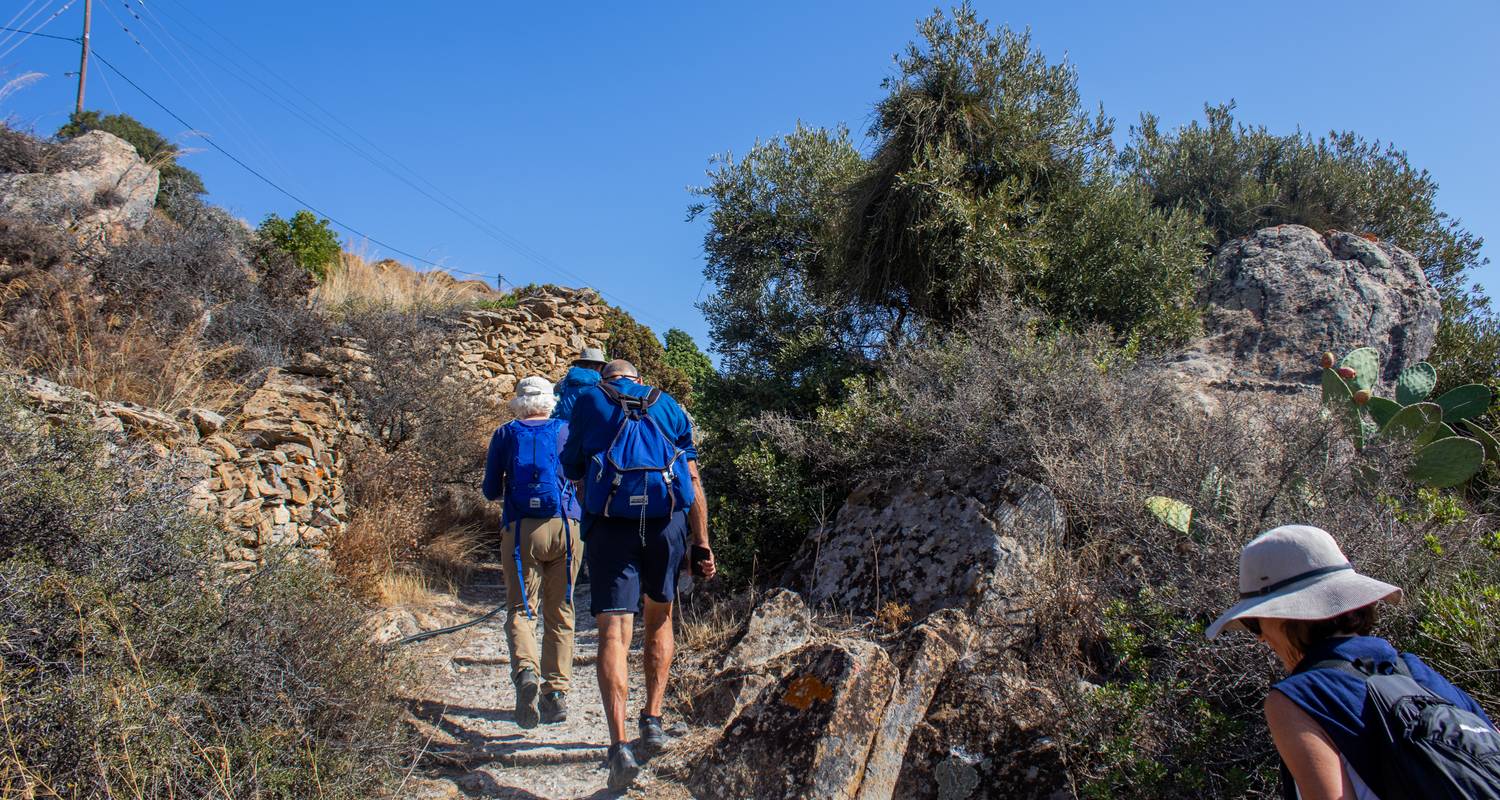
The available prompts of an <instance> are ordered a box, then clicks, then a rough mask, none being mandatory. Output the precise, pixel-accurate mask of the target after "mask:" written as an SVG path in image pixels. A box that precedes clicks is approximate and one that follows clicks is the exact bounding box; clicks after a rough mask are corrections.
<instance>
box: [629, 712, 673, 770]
mask: <svg viewBox="0 0 1500 800" xmlns="http://www.w3.org/2000/svg"><path fill="white" fill-rule="evenodd" d="M666 746H667V732H666V731H665V730H664V729H663V728H662V726H661V717H653V716H649V715H647V714H645V713H644V712H643V713H642V714H641V738H640V741H638V742H637V743H636V748H637V749H639V750H640V751H641V758H643V759H646V760H650V759H651V758H652V757H654V756H655V755H656V754H657V753H660V752H661V749H662V748H663V747H666Z"/></svg>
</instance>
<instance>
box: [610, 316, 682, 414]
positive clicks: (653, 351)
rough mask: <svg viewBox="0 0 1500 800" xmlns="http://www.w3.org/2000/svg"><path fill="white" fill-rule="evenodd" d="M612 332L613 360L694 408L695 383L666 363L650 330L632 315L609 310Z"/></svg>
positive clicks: (665, 357) (664, 355)
mask: <svg viewBox="0 0 1500 800" xmlns="http://www.w3.org/2000/svg"><path fill="white" fill-rule="evenodd" d="M605 323H606V325H607V326H608V328H607V330H608V331H609V356H610V358H623V359H626V360H628V361H630V362H631V363H632V364H635V367H636V369H637V370H640V373H641V380H642V381H644V382H646V383H648V384H650V385H652V386H655V387H657V388H659V389H661V390H662V391H664V392H666V393H667V394H669V395H671V396H672V397H673V398H674V399H676V400H677V401H678V402H679V403H682V404H683V405H684V406H686V407H688V408H691V407H692V402H693V382H692V380H691V379H689V378H688V376H687V375H686V374H685V373H684V372H683V371H682V370H680V369H678V368H677V367H675V366H673V365H672V364H671V363H670V362H668V360H667V350H666V348H665V347H663V346H662V343H661V340H660V339H658V338H656V334H655V333H652V332H651V329H650V328H648V327H646V326H645V325H642V324H641V323H639V322H636V321H635V318H634V317H632V316H630V314H628V313H626V312H624V311H622V310H620V309H618V308H610V309H609V314H608V315H607V316H606V317H605Z"/></svg>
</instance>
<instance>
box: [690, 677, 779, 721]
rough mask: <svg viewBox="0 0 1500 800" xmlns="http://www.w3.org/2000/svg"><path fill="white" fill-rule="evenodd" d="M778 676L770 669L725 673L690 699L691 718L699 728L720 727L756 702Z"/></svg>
mask: <svg viewBox="0 0 1500 800" xmlns="http://www.w3.org/2000/svg"><path fill="white" fill-rule="evenodd" d="M779 678H780V675H779V674H772V670H770V669H760V670H754V669H727V670H722V671H720V672H719V673H718V674H716V675H714V676H713V677H711V678H709V679H708V685H707V687H706V688H703V689H700V690H699V691H698V693H697V694H695V695H693V701H692V704H691V715H692V719H693V721H694V722H697V723H699V724H700V725H723V724H724V722H725V721H726V720H730V719H733V718H734V717H737V716H739V713H740V712H741V711H743V710H745V707H746V706H748V705H750V704H751V703H753V702H755V701H756V700H757V699H759V697H760V695H761V692H763V691H765V689H766V687H767V686H770V685H771V684H772V683H775V682H776V681H777V680H778V679H779Z"/></svg>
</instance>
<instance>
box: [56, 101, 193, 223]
mask: <svg viewBox="0 0 1500 800" xmlns="http://www.w3.org/2000/svg"><path fill="white" fill-rule="evenodd" d="M89 131H104V132H105V133H112V134H114V135H115V136H118V137H120V138H121V139H124V140H125V141H127V142H129V143H130V145H131V146H132V147H134V148H135V152H136V153H137V154H138V155H140V157H141V158H142V159H143V160H145V161H146V162H147V163H149V164H151V165H152V166H154V167H156V168H157V170H158V171H159V172H160V173H161V184H160V187H159V188H158V189H157V194H156V204H157V205H158V206H167V205H169V204H170V203H171V202H172V201H173V200H176V199H179V198H194V197H197V196H198V195H201V194H203V193H205V192H207V191H208V189H207V188H206V187H205V186H204V185H203V178H202V176H200V175H199V174H198V173H196V172H194V171H192V170H190V169H188V168H187V167H184V166H182V165H181V164H179V163H177V158H178V157H179V156H180V155H182V149H181V148H179V147H178V146H177V145H175V144H173V143H172V142H170V141H168V140H167V138H166V137H165V136H162V135H161V134H160V133H157V132H156V131H154V130H152V129H151V128H148V127H146V126H145V125H143V124H141V122H140V121H139V120H137V119H135V118H134V117H132V116H130V115H129V114H110V115H108V116H103V115H101V114H100V113H99V112H98V111H82V112H74V114H73V115H72V116H71V117H69V118H68V123H67V124H66V125H64V126H62V127H61V128H59V129H58V130H57V136H58V138H60V139H71V138H73V137H75V136H82V135H83V134H85V133H88V132H89Z"/></svg>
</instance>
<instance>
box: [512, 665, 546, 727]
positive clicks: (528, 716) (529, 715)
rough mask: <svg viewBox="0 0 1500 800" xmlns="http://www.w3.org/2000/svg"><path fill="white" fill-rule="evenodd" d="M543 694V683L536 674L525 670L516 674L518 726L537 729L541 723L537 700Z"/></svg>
mask: <svg viewBox="0 0 1500 800" xmlns="http://www.w3.org/2000/svg"><path fill="white" fill-rule="evenodd" d="M541 693H542V681H541V680H540V679H539V678H537V676H536V673H535V672H532V671H531V670H529V669H523V670H521V671H520V672H518V673H516V724H517V725H520V726H521V727H523V728H535V727H536V725H537V722H539V721H540V713H539V712H538V711H537V707H536V698H537V695H539V694H541Z"/></svg>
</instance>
